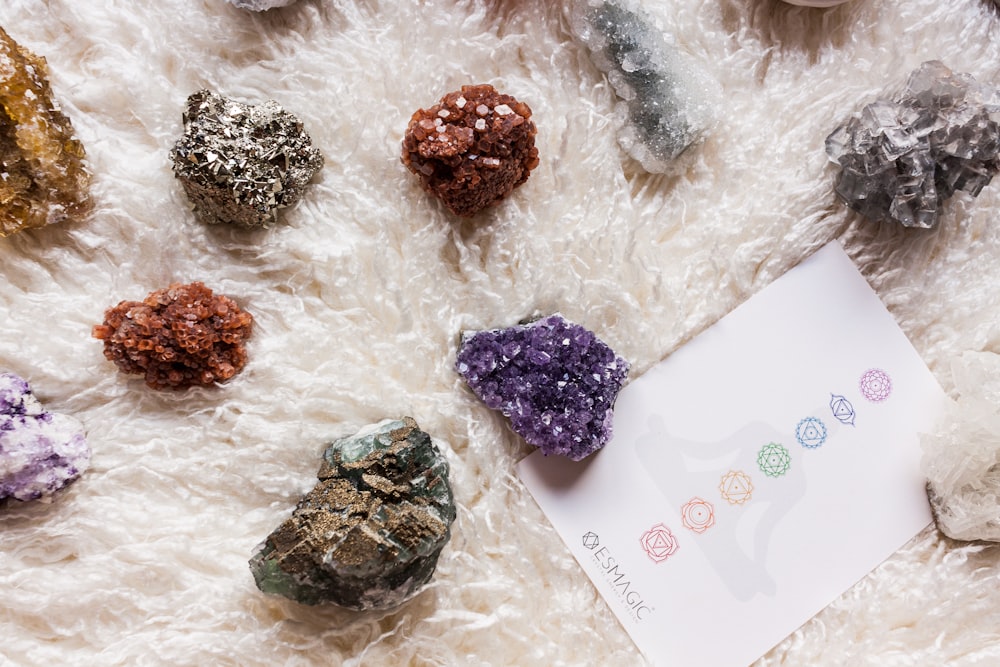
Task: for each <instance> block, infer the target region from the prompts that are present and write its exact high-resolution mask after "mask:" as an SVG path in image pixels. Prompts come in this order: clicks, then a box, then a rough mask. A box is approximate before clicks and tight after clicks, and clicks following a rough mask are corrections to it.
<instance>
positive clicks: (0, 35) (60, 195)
mask: <svg viewBox="0 0 1000 667" xmlns="http://www.w3.org/2000/svg"><path fill="white" fill-rule="evenodd" d="M47 73H48V72H47V67H46V65H45V59H44V58H40V57H38V56H36V55H35V54H33V53H31V52H30V51H28V50H27V49H25V48H24V47H22V46H20V45H18V44H17V42H15V41H14V40H13V39H11V38H10V36H9V35H8V34H7V33H6V32H4V30H3V28H0V236H7V235H9V234H13V233H14V232H17V231H20V230H22V229H28V228H31V227H44V226H45V225H51V224H53V223H56V222H61V221H63V220H65V219H67V218H71V217H76V216H79V215H81V214H82V213H84V212H85V211H86V210H87V205H88V196H87V186H88V184H89V183H90V175H89V174H88V173H87V171H86V168H85V167H84V165H83V155H84V153H83V145H82V144H81V143H80V142H79V141H77V140H76V139H75V138H74V137H73V126H72V125H71V124H70V121H69V119H68V118H67V117H66V116H64V115H63V114H62V112H61V111H59V107H58V105H57V104H56V103H55V101H53V99H52V88H50V87H49V82H48V80H47V79H46V75H47Z"/></svg>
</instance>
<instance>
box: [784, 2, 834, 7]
mask: <svg viewBox="0 0 1000 667" xmlns="http://www.w3.org/2000/svg"><path fill="white" fill-rule="evenodd" d="M847 1H848V0H785V2H787V3H788V4H790V5H799V6H800V7H833V6H834V5H842V4H844V3H845V2H847Z"/></svg>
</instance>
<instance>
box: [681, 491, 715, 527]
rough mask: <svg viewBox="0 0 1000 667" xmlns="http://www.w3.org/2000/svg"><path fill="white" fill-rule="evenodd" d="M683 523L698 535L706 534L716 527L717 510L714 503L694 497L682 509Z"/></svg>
mask: <svg viewBox="0 0 1000 667" xmlns="http://www.w3.org/2000/svg"><path fill="white" fill-rule="evenodd" d="M681 523H682V524H684V527H685V528H687V529H689V530H693V531H694V532H696V533H699V534H700V533H704V532H705V531H706V530H708V529H709V528H711V527H712V526H714V525H715V508H714V507H712V503H710V502H708V501H707V500H702V499H701V498H698V497H694V498H692V499H691V500H689V501H687V502H686V503H684V506H683V507H681Z"/></svg>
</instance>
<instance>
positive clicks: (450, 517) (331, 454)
mask: <svg viewBox="0 0 1000 667" xmlns="http://www.w3.org/2000/svg"><path fill="white" fill-rule="evenodd" d="M318 477H319V484H317V485H316V487H315V488H313V490H312V491H310V492H309V493H308V494H306V496H305V497H304V498H303V499H302V500H301V501H299V504H298V506H297V507H296V508H295V510H294V511H293V512H292V516H291V517H290V518H289V519H288V520H286V521H285V522H284V523H282V524H281V525H280V526H278V528H277V529H276V530H275V531H274V532H273V533H271V534H270V535H269V536H268V537H267V540H266V541H265V542H264V544H262V545H261V546H260V547H259V549H258V551H257V553H256V554H254V556H253V558H251V559H250V570H251V571H252V572H253V576H254V580H255V581H256V582H257V587H258V588H260V590H262V591H264V592H265V593H273V594H277V595H283V596H285V597H287V598H291V599H292V600H296V601H298V602H302V603H304V604H323V603H328V602H332V603H334V604H338V605H341V606H343V607H348V608H350V609H359V610H364V609H387V608H390V607H395V606H397V605H399V604H401V603H403V602H405V601H406V600H408V599H409V598H411V597H413V596H414V595H416V594H417V593H418V592H419V591H420V589H421V588H423V586H424V585H425V584H426V583H427V582H428V581H429V580H430V578H431V575H433V574H434V569H435V567H436V566H437V560H438V556H439V555H440V554H441V550H442V549H443V548H444V545H445V544H446V543H447V542H448V539H449V538H450V537H451V523H452V521H454V520H455V501H454V498H453V497H452V493H451V486H450V485H449V484H448V462H447V461H446V460H445V458H444V457H443V456H442V455H441V452H440V451H439V450H438V448H437V447H436V446H435V445H434V443H433V442H431V438H430V436H429V435H427V434H426V433H424V432H423V431H421V430H420V428H419V427H418V426H417V423H416V422H415V421H414V420H413V419H411V418H410V417H404V418H403V419H402V420H395V421H393V420H386V421H383V422H380V423H378V424H373V425H370V426H367V427H365V428H364V429H362V430H361V431H359V432H358V433H356V434H355V435H353V436H350V437H347V438H342V439H340V440H336V441H334V442H333V443H332V444H330V446H329V447H327V449H326V452H325V453H324V455H323V463H322V465H321V466H320V469H319V473H318Z"/></svg>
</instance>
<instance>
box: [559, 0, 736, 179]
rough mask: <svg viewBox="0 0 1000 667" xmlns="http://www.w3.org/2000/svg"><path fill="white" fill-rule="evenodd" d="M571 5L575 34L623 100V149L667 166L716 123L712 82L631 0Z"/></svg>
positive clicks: (649, 166) (657, 168)
mask: <svg viewBox="0 0 1000 667" xmlns="http://www.w3.org/2000/svg"><path fill="white" fill-rule="evenodd" d="M569 11H570V22H571V26H572V29H573V32H574V33H575V35H576V37H577V38H578V39H579V40H580V41H581V42H583V43H584V44H585V45H586V46H587V48H588V49H589V50H590V52H591V55H592V57H593V61H594V64H595V65H597V67H598V68H599V69H600V70H601V71H603V72H605V73H606V74H607V76H608V81H609V82H610V83H611V85H612V86H613V87H614V89H615V92H616V93H617V94H618V97H620V98H621V102H619V104H618V107H617V110H616V112H617V114H618V116H619V119H618V120H619V123H620V124H621V129H620V131H619V137H618V138H619V142H620V143H621V145H622V148H624V149H625V151H626V152H627V153H628V154H629V155H631V156H632V157H633V158H635V159H636V160H638V161H639V162H640V163H641V164H642V166H643V168H645V169H646V170H647V171H649V172H652V173H663V172H666V171H668V169H669V168H670V166H671V164H672V163H673V162H674V160H675V159H676V158H678V157H679V156H680V155H681V154H682V153H683V152H684V151H686V150H687V149H688V148H689V147H691V146H693V145H695V144H698V143H699V142H701V141H702V140H703V139H704V138H705V137H706V135H707V134H708V133H709V132H710V130H711V128H712V127H713V125H714V124H715V114H716V107H717V106H718V100H719V98H720V96H721V89H720V86H719V84H718V82H717V81H715V80H714V79H713V78H712V77H711V75H709V74H708V73H707V72H705V71H704V70H703V69H702V68H701V67H699V66H698V64H697V63H695V62H694V61H693V60H692V59H691V58H690V57H688V56H686V55H685V54H683V53H681V51H680V50H679V49H678V48H677V46H676V45H675V44H674V43H673V39H672V38H670V36H669V35H667V34H666V33H664V32H663V31H662V30H660V29H659V28H658V27H657V26H656V24H655V23H654V21H653V19H652V17H650V16H649V15H648V14H647V13H646V12H645V11H643V10H642V8H641V7H640V6H639V3H638V2H637V1H636V0H575V1H574V2H573V3H571V6H570V10H569Z"/></svg>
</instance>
